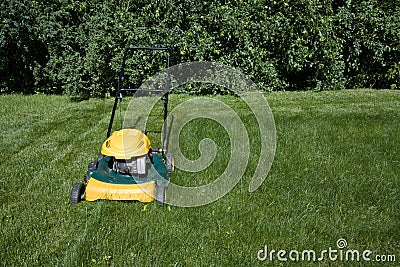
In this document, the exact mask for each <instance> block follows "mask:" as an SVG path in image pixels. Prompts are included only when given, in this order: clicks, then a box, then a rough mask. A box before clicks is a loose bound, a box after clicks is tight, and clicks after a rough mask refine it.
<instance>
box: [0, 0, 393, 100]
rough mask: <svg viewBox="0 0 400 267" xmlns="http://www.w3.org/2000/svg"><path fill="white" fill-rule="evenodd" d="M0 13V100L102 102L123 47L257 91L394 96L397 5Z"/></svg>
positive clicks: (155, 63) (293, 0) (99, 5)
mask: <svg viewBox="0 0 400 267" xmlns="http://www.w3.org/2000/svg"><path fill="white" fill-rule="evenodd" d="M0 7H1V9H0V13H1V20H2V24H1V29H0V86H1V87H0V88H1V93H13V92H22V93H49V94H68V95H80V94H85V95H90V96H103V95H104V94H106V93H107V92H110V91H112V89H113V87H114V86H115V77H116V74H117V72H118V70H119V68H120V62H121V58H122V52H123V50H124V48H125V47H127V46H129V45H158V44H164V45H168V46H170V47H171V48H172V49H173V51H174V57H173V63H175V64H177V63H183V62H191V61H218V62H220V63H223V64H227V65H230V66H233V67H235V68H237V69H239V70H241V71H242V72H243V73H245V74H246V75H248V76H249V77H250V78H251V79H252V80H253V81H254V82H255V83H256V84H257V85H259V87H260V88H262V89H263V90H266V91H278V90H335V89H343V88H361V87H362V88H364V87H368V88H392V89H398V88H400V1H399V0H388V1H377V0H370V1H361V0H358V1H351V0H282V1H277V0H264V1H261V0H238V1H234V0H225V1H208V0H205V1H193V0H186V1H183V0H169V1H167V0H156V1H154V0H143V1H133V0H118V1H116V0H109V1H100V0H81V1H76V0H40V1H35V0H6V1H2V2H1V4H0ZM132 60H133V61H132V62H131V63H132V65H133V66H138V68H137V69H135V68H133V70H132V71H131V75H132V77H136V78H138V79H142V78H143V77H142V76H144V75H145V74H146V73H147V72H148V73H151V72H152V71H154V70H158V69H160V68H161V66H164V62H163V61H162V60H159V59H157V57H152V56H148V57H146V56H141V57H136V58H133V59H132ZM139 67H140V68H139ZM140 69H143V70H144V71H143V70H140ZM190 90H191V89H190V88H182V89H181V91H183V92H189V91H190ZM202 90H203V89H201V90H197V91H196V92H197V93H215V92H214V91H213V90H221V89H211V92H210V91H207V90H210V89H206V88H204V91H202ZM223 90H224V89H222V91H223Z"/></svg>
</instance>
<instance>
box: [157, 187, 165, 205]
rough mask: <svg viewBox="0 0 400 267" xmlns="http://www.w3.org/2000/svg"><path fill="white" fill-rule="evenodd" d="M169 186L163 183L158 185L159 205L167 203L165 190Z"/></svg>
mask: <svg viewBox="0 0 400 267" xmlns="http://www.w3.org/2000/svg"><path fill="white" fill-rule="evenodd" d="M166 189H167V187H166V186H165V185H163V184H159V185H156V195H155V198H156V202H157V204H158V205H163V204H164V203H165V191H166Z"/></svg>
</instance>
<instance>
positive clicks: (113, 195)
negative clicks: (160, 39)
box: [70, 46, 174, 205]
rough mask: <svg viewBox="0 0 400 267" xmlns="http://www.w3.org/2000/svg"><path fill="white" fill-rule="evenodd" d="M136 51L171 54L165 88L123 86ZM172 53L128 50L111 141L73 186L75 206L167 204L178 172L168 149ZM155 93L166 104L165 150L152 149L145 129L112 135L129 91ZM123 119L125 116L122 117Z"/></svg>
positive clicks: (115, 100) (120, 131) (162, 148)
mask: <svg viewBox="0 0 400 267" xmlns="http://www.w3.org/2000/svg"><path fill="white" fill-rule="evenodd" d="M136 50H144V52H146V51H148V50H152V51H160V52H164V53H167V57H166V61H167V64H166V68H167V77H166V82H165V88H162V89H146V88H129V87H130V86H128V87H124V86H123V82H124V69H125V65H126V60H127V56H128V54H129V55H130V54H132V53H134V51H136ZM171 56H172V51H171V49H170V48H168V47H163V46H160V47H138V46H130V47H128V48H127V49H126V50H125V52H124V56H123V60H122V67H121V70H120V72H119V75H118V86H117V90H116V92H115V99H114V105H113V109H112V112H111V119H110V123H109V126H108V131H107V139H106V140H105V141H104V143H103V144H102V147H101V152H100V154H99V155H98V157H97V159H96V160H95V161H92V162H90V163H89V166H88V170H87V174H86V176H84V182H78V183H75V184H74V186H73V187H72V191H71V198H70V203H71V205H75V204H77V203H79V202H80V201H82V200H87V201H95V200H100V199H106V200H135V201H140V202H151V201H154V200H156V201H157V202H158V203H159V204H163V203H165V192H166V188H167V186H168V184H169V175H170V174H171V173H172V171H173V169H174V161H173V155H172V153H168V152H167V151H166V150H167V141H166V135H167V114H168V91H169V88H170V77H169V71H168V70H169V67H170V59H171ZM138 91H151V92H152V93H154V92H155V93H158V94H161V95H162V97H161V100H162V102H163V120H164V125H163V126H164V127H163V130H162V133H161V135H162V138H161V139H162V142H161V143H162V145H161V146H162V147H161V148H152V147H151V145H150V140H149V137H148V136H147V132H146V131H145V130H143V131H142V130H139V129H134V128H123V127H122V123H121V129H120V130H117V131H114V132H113V133H111V132H112V129H113V122H114V117H115V113H116V109H117V106H118V103H119V102H121V101H122V98H123V94H124V93H127V92H133V93H136V92H138ZM121 116H122V115H121Z"/></svg>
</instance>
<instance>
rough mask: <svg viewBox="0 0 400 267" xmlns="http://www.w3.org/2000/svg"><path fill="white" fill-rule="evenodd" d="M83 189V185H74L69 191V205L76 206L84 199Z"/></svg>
mask: <svg viewBox="0 0 400 267" xmlns="http://www.w3.org/2000/svg"><path fill="white" fill-rule="evenodd" d="M85 188H86V187H85V184H84V183H75V184H74V186H73V187H72V191H71V205H76V204H78V203H79V202H80V201H81V200H82V199H84V198H85Z"/></svg>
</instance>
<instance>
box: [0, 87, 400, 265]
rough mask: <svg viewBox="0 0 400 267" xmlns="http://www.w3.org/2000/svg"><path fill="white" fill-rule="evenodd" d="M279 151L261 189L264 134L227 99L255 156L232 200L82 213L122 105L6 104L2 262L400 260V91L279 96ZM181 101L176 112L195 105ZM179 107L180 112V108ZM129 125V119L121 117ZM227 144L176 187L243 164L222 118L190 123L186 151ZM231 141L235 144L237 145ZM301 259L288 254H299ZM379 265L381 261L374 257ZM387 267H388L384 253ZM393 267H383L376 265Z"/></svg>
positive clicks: (105, 205)
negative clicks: (350, 254)
mask: <svg viewBox="0 0 400 267" xmlns="http://www.w3.org/2000/svg"><path fill="white" fill-rule="evenodd" d="M265 96H266V97H267V99H268V101H269V104H270V106H271V108H272V110H273V114H274V119H275V123H276V133H277V149H276V154H275V159H274V162H273V166H272V169H271V171H270V172H269V174H268V177H267V179H266V180H265V181H264V183H263V184H262V186H261V187H260V188H258V190H256V191H255V192H253V193H249V192H248V185H249V182H250V178H251V177H252V174H253V172H254V169H255V165H256V164H257V162H258V158H257V154H258V153H259V147H257V144H259V143H260V140H261V138H262V137H260V136H259V135H257V131H256V130H254V129H257V125H256V120H255V119H254V117H253V116H252V114H251V112H250V111H249V109H247V108H246V106H245V105H244V104H243V103H242V102H241V101H239V100H238V99H236V98H235V97H228V96H224V97H222V96H216V97H213V98H214V99H217V100H222V101H224V102H225V103H226V104H228V105H230V106H231V107H232V108H233V109H235V110H236V111H237V114H238V115H239V116H240V118H242V119H243V121H246V128H247V129H248V132H249V136H250V137H251V138H250V144H251V145H252V147H251V155H252V156H251V158H250V161H249V164H248V168H247V169H246V172H245V176H244V177H243V179H241V180H240V182H239V184H238V185H237V186H236V187H235V188H234V189H233V190H232V191H231V192H230V193H228V194H227V195H226V196H224V197H223V198H221V199H220V200H218V201H216V202H214V203H211V204H208V205H206V206H201V207H196V208H181V207H174V206H171V207H163V208H160V207H157V205H155V204H154V203H150V204H144V203H130V202H111V201H97V202H82V203H80V204H78V205H77V206H70V205H69V196H70V190H71V187H72V185H73V183H74V182H76V181H82V180H83V179H82V177H83V175H84V174H85V172H86V168H87V164H88V163H89V161H91V160H93V159H95V157H96V155H97V153H98V152H99V150H100V145H101V143H102V142H103V140H104V138H105V136H106V132H107V126H108V120H109V115H110V112H111V108H112V99H106V100H100V99H91V100H89V101H83V102H72V101H70V100H69V99H68V98H67V97H61V96H44V95H34V96H20V95H2V96H0V103H1V105H0V114H1V121H0V132H1V135H0V136H1V139H0V145H1V146H0V147H1V149H2V153H1V154H0V159H1V160H0V164H1V166H0V168H1V170H2V175H1V176H0V203H1V228H0V235H1V239H0V240H1V241H0V259H1V263H2V265H3V266H279V265H281V266H286V265H288V264H289V263H290V264H289V265H298V266H308V265H310V266H343V265H351V266H354V265H355V266H357V265H365V264H366V263H365V262H362V261H360V262H358V263H357V262H351V263H349V262H345V261H339V260H336V261H332V260H329V259H328V258H327V257H325V260H324V261H320V262H316V263H312V262H308V261H300V262H297V263H295V262H291V261H289V262H286V263H285V262H280V261H279V260H278V259H277V257H276V254H275V257H274V260H273V262H272V263H271V262H270V261H269V260H267V261H260V260H258V259H257V253H258V251H259V250H261V249H264V246H268V249H269V250H272V249H274V250H276V251H278V250H281V249H282V250H285V251H287V252H289V251H290V250H297V251H300V252H301V251H303V250H315V251H316V252H317V253H318V254H317V257H318V256H319V253H320V252H321V251H322V250H326V249H329V248H330V247H331V248H332V249H337V246H336V241H337V240H338V239H340V238H344V239H346V240H347V244H348V245H347V247H346V248H345V249H344V251H346V250H347V249H351V250H359V251H361V252H362V251H364V250H367V249H368V250H371V251H373V254H372V255H373V257H374V256H375V255H376V254H385V255H395V256H396V263H388V262H386V264H385V266H395V265H396V264H398V262H399V261H400V231H399V229H400V215H399V212H400V178H399V174H400V145H399V144H400V91H388V90H381V91H374V90H348V91H335V92H319V93H317V92H294V93H285V92H282V93H270V94H266V95H265ZM191 98H192V97H189V96H177V95H172V96H171V104H172V105H175V104H176V103H180V102H183V101H185V100H188V99H191ZM171 108H173V107H171ZM117 118H118V117H117ZM205 137H210V138H212V139H214V141H215V143H216V144H217V147H218V151H217V152H218V153H217V156H216V158H215V162H214V163H213V164H212V165H211V166H210V167H209V168H207V169H206V170H204V171H201V172H200V173H188V172H184V171H181V170H177V171H176V173H175V174H174V175H173V176H172V178H171V179H172V180H173V181H174V182H176V183H178V184H181V185H188V186H194V185H200V184H205V183H207V182H211V181H212V180H213V179H215V178H216V177H218V175H220V174H221V173H222V172H223V170H224V168H225V166H226V164H227V162H228V161H229V156H230V155H229V152H228V153H226V151H229V147H230V144H229V139H228V136H227V134H226V133H225V132H224V131H223V128H222V127H220V126H219V125H217V124H216V123H215V122H213V121H210V120H203V121H196V122H195V123H190V124H188V125H186V126H185V128H183V130H182V133H181V136H180V141H181V142H182V143H181V144H180V145H181V149H182V150H183V152H184V154H185V155H186V156H187V157H188V158H191V159H196V157H198V156H200V154H199V151H198V150H197V147H198V144H199V141H200V140H202V139H203V138H205ZM227 140H228V142H227ZM286 257H288V255H286ZM371 258H372V256H371ZM373 259H375V258H373ZM375 265H379V264H378V263H377V262H371V263H368V264H367V266H375Z"/></svg>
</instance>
